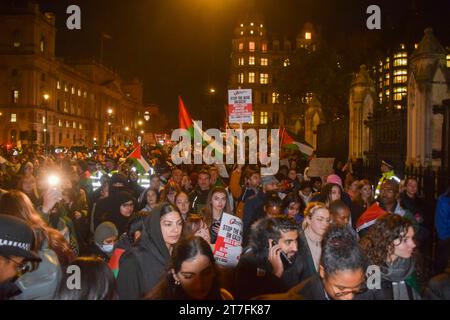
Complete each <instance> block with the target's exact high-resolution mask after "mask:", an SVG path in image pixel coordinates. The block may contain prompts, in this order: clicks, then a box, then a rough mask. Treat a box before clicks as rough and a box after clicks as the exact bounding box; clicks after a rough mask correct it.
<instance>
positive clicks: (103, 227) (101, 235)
mask: <svg viewBox="0 0 450 320" xmlns="http://www.w3.org/2000/svg"><path fill="white" fill-rule="evenodd" d="M118 235H119V232H118V231H117V228H116V226H115V225H114V223H112V222H109V221H106V222H103V223H101V224H99V225H98V227H97V229H95V233H94V240H95V243H97V244H98V245H103V241H105V239H108V238H111V237H117V236H118Z"/></svg>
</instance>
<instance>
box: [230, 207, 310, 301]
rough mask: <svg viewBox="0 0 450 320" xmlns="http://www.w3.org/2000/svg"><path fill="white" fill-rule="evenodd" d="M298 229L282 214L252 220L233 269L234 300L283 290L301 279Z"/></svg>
mask: <svg viewBox="0 0 450 320" xmlns="http://www.w3.org/2000/svg"><path fill="white" fill-rule="evenodd" d="M299 229H300V227H299V225H298V224H297V223H296V222H295V220H294V219H292V218H290V217H288V216H284V215H278V216H274V217H266V218H263V219H261V220H259V221H258V222H256V224H255V225H254V226H253V227H252V229H251V234H250V247H249V249H248V250H247V252H246V253H245V254H243V255H242V256H241V258H240V259H239V263H238V265H237V267H236V270H235V277H234V280H235V282H234V286H235V291H234V292H235V293H236V299H249V298H252V297H255V296H258V295H263V294H268V293H280V292H285V291H287V290H288V289H289V288H291V287H293V286H295V285H296V284H298V283H300V282H301V281H302V280H303V277H302V273H303V269H304V268H303V265H302V260H301V259H298V255H297V252H298V234H299Z"/></svg>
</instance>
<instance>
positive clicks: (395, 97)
mask: <svg viewBox="0 0 450 320" xmlns="http://www.w3.org/2000/svg"><path fill="white" fill-rule="evenodd" d="M402 97H403V96H402V94H401V93H394V101H401V100H402Z"/></svg>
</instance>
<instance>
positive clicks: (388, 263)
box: [361, 213, 420, 300]
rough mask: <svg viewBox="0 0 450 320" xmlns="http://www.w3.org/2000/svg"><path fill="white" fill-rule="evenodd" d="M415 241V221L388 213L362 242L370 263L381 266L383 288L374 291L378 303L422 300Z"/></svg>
mask: <svg viewBox="0 0 450 320" xmlns="http://www.w3.org/2000/svg"><path fill="white" fill-rule="evenodd" d="M413 238H414V228H413V225H412V223H411V221H410V220H408V219H406V218H404V217H402V216H399V215H396V214H389V213H388V214H385V215H383V216H381V217H380V218H378V219H377V221H376V223H375V224H374V225H373V226H372V227H371V228H370V229H369V231H368V232H367V234H366V235H365V236H364V238H362V239H361V246H362V248H363V250H364V252H365V254H366V256H367V258H368V260H369V264H372V265H376V266H378V267H379V268H380V271H381V289H375V290H374V296H375V298H376V299H377V300H378V299H380V300H418V299H420V294H419V292H420V290H419V288H418V284H417V281H416V278H415V259H414V258H413V252H414V248H415V247H416V244H415V243H414V239H413Z"/></svg>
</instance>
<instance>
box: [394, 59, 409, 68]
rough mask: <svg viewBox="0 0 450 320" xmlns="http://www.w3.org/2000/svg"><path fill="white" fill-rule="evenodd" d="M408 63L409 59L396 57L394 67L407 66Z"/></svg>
mask: <svg viewBox="0 0 450 320" xmlns="http://www.w3.org/2000/svg"><path fill="white" fill-rule="evenodd" d="M407 64H408V59H395V60H394V67H398V66H406V65H407Z"/></svg>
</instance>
